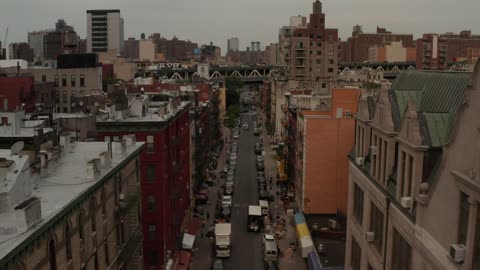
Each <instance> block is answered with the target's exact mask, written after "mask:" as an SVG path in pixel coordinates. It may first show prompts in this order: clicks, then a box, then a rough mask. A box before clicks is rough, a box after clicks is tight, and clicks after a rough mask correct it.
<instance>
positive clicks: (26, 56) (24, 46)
mask: <svg viewBox="0 0 480 270" xmlns="http://www.w3.org/2000/svg"><path fill="white" fill-rule="evenodd" d="M8 51H9V54H10V57H9V59H23V60H25V61H27V62H33V57H34V53H33V49H32V48H30V46H28V43H26V42H22V43H10V45H9V46H8Z"/></svg>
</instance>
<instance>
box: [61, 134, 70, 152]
mask: <svg viewBox="0 0 480 270" xmlns="http://www.w3.org/2000/svg"><path fill="white" fill-rule="evenodd" d="M60 145H61V146H63V151H64V152H70V148H71V147H70V133H64V134H62V135H60Z"/></svg>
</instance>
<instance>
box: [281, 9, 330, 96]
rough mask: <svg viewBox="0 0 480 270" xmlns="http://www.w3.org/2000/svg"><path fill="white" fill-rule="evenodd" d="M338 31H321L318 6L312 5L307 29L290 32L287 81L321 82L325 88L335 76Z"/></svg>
mask: <svg viewBox="0 0 480 270" xmlns="http://www.w3.org/2000/svg"><path fill="white" fill-rule="evenodd" d="M337 52H338V29H329V28H325V14H324V13H322V3H321V2H320V1H318V0H317V1H316V2H314V3H313V13H312V14H310V21H309V23H308V25H307V27H299V28H295V29H294V30H293V35H292V36H291V42H290V63H289V67H288V69H289V72H290V74H289V75H290V78H292V79H296V80H307V81H309V80H313V81H321V82H322V88H327V83H328V81H330V80H332V79H335V78H336V76H337V66H338V59H337V58H338V56H337Z"/></svg>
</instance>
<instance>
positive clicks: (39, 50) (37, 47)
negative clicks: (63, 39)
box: [28, 31, 45, 59]
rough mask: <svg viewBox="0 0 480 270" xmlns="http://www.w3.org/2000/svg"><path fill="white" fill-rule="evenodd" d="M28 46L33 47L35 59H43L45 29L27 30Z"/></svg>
mask: <svg viewBox="0 0 480 270" xmlns="http://www.w3.org/2000/svg"><path fill="white" fill-rule="evenodd" d="M28 46H30V48H32V49H33V54H34V56H35V59H43V57H44V56H45V31H36V32H29V33H28Z"/></svg>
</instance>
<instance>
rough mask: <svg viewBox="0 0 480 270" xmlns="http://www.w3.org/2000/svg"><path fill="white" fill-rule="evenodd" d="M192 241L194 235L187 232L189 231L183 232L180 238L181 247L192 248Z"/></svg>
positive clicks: (193, 240)
mask: <svg viewBox="0 0 480 270" xmlns="http://www.w3.org/2000/svg"><path fill="white" fill-rule="evenodd" d="M193 242H195V235H193V234H189V233H184V234H183V240H182V248H183V249H192V248H193Z"/></svg>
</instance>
